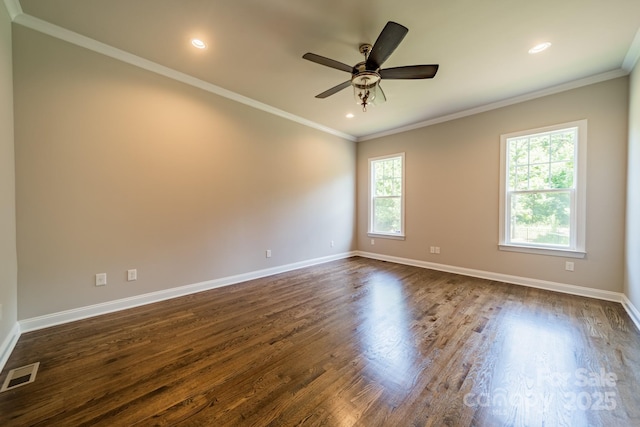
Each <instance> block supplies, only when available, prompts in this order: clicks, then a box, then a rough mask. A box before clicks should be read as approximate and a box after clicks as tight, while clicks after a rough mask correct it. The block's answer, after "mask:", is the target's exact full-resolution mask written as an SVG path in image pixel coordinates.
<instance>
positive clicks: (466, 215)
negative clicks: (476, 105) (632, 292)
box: [358, 77, 628, 292]
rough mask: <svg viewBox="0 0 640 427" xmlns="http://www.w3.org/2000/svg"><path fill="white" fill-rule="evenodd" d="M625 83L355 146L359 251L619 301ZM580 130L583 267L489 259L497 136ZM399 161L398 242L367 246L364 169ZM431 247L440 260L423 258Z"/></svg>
mask: <svg viewBox="0 0 640 427" xmlns="http://www.w3.org/2000/svg"><path fill="white" fill-rule="evenodd" d="M627 100H628V79H627V78H626V77H623V78H618V79H614V80H609V81H606V82H603V83H599V84H594V85H590V86H586V87H581V88H578V89H574V90H570V91H566V92H562V93H559V94H555V95H550V96H546V97H542V98H538V99H535V100H531V101H527V102H523V103H520V104H516V105H512V106H509V107H505V108H501V109H497V110H493V111H489V112H486V113H482V114H477V115H474V116H469V117H465V118H461V119H458V120H454V121H449V122H446V123H441V124H436V125H432V126H429V127H425V128H421V129H416V130H413V131H409V132H405V133H401V134H398V135H392V136H388V137H383V138H379V139H375V140H370V141H366V142H361V143H359V145H358V247H359V249H360V250H364V251H368V252H375V253H379V254H384V255H392V256H397V257H402V258H408V259H412V260H420V261H428V262H434V263H439V264H445V265H450V266H456V267H463V268H469V269H475V270H482V271H487V272H492V273H502V274H508V275H514V276H519V277H525V278H533V279H539V280H545V281H552V282H558V283H565V284H575V285H580V286H585V287H590V288H595V289H600V290H606V291H614V292H622V288H623V271H624V269H623V260H624V216H625V212H624V209H625V180H626V175H625V169H626V141H627V115H628V114H627V104H628V101H627ZM579 119H587V120H588V136H589V137H588V148H587V156H588V162H587V183H588V184H587V185H588V188H587V213H586V218H587V230H586V232H587V233H586V239H587V242H586V245H587V256H586V258H585V259H575V260H573V259H572V261H575V271H574V272H568V271H565V269H564V266H565V261H567V259H565V258H561V257H555V256H546V255H533V254H523V253H515V252H504V251H499V250H498V204H499V185H500V182H499V172H500V163H499V161H500V152H499V148H500V135H501V134H504V133H509V132H515V131H520V130H527V129H534V128H539V127H543V126H547V125H553V124H558V123H564V122H569V121H574V120H579ZM397 152H405V153H406V235H407V238H406V240H405V241H398V240H386V239H376V241H375V246H372V245H371V244H370V238H369V237H367V159H368V158H370V157H375V156H380V155H385V154H392V153H397ZM430 246H439V247H440V248H441V253H440V254H439V255H438V254H431V253H430V251H429V247H430Z"/></svg>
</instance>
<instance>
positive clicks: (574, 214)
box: [498, 119, 588, 258]
mask: <svg viewBox="0 0 640 427" xmlns="http://www.w3.org/2000/svg"><path fill="white" fill-rule="evenodd" d="M574 128H575V133H576V146H575V149H574V162H575V165H576V169H575V171H574V184H573V190H572V196H571V239H570V240H571V241H570V243H569V245H568V246H567V247H554V246H553V245H542V244H540V245H536V244H518V243H517V242H515V243H513V242H511V241H510V232H509V227H510V224H511V206H510V199H509V197H510V194H511V193H514V192H515V191H514V190H509V187H508V185H507V181H508V176H507V175H508V173H509V154H508V152H509V147H508V143H509V140H511V139H514V138H518V137H525V136H526V137H532V136H535V135H540V134H548V133H550V132H555V131H561V130H567V129H574ZM587 132H588V121H587V120H586V119H582V120H576V121H572V122H568V123H560V124H556V125H552V126H545V127H541V128H537V129H527V130H522V131H518V132H511V133H506V134H502V135H500V198H499V199H500V202H499V206H500V212H499V219H498V222H499V232H498V245H499V248H500V250H506V251H514V252H529V253H534V254H544V255H555V256H568V257H571V258H584V256H585V254H586V252H585V251H586V250H585V244H586V242H585V241H586V224H587V223H586V212H587V204H586V188H587V144H588V136H587ZM563 190H564V189H563ZM541 191H554V190H553V189H545V190H541Z"/></svg>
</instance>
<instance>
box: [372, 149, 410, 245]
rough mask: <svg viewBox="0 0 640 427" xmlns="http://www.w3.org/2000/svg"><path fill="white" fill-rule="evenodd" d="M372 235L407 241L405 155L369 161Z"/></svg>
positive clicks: (394, 155)
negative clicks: (405, 222)
mask: <svg viewBox="0 0 640 427" xmlns="http://www.w3.org/2000/svg"><path fill="white" fill-rule="evenodd" d="M369 179H370V181H369V235H375V236H380V237H389V238H399V239H403V238H404V153H400V154H393V155H391V156H384V157H376V158H373V159H369Z"/></svg>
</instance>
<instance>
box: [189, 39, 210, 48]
mask: <svg viewBox="0 0 640 427" xmlns="http://www.w3.org/2000/svg"><path fill="white" fill-rule="evenodd" d="M191 44H192V45H193V47H196V48H198V49H204V48H205V47H207V44H206V43H205V42H203V41H202V40H200V39H191Z"/></svg>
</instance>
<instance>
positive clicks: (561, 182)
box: [551, 161, 573, 188]
mask: <svg viewBox="0 0 640 427" xmlns="http://www.w3.org/2000/svg"><path fill="white" fill-rule="evenodd" d="M551 188H573V161H570V162H556V163H551Z"/></svg>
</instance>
